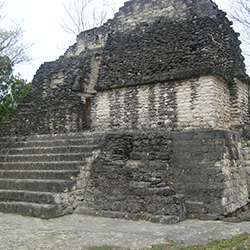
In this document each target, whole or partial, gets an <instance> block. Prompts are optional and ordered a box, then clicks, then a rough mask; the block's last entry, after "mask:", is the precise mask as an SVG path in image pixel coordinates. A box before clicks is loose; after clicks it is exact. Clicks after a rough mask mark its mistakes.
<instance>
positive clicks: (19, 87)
mask: <svg viewBox="0 0 250 250" xmlns="http://www.w3.org/2000/svg"><path fill="white" fill-rule="evenodd" d="M30 85H31V83H27V81H26V80H24V79H22V78H21V77H20V75H17V76H14V75H13V72H12V68H11V67H10V66H7V67H4V68H0V121H6V120H9V118H10V117H11V116H13V115H14V114H15V112H16V110H17V106H18V103H20V102H21V101H22V100H23V98H24V96H25V95H26V94H27V93H28V92H29V88H30Z"/></svg>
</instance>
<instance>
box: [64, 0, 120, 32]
mask: <svg viewBox="0 0 250 250" xmlns="http://www.w3.org/2000/svg"><path fill="white" fill-rule="evenodd" d="M63 7H64V10H65V14H66V15H65V17H64V18H62V20H61V23H60V28H61V29H62V30H63V31H65V32H67V33H69V34H74V35H78V34H79V33H80V32H82V31H84V30H87V29H91V28H94V27H98V26H100V25H102V24H103V23H105V22H106V21H107V19H108V18H109V17H110V16H111V15H112V14H114V9H115V1H114V0H112V1H111V0H101V1H98V2H97V1H94V0H65V1H64V2H63Z"/></svg>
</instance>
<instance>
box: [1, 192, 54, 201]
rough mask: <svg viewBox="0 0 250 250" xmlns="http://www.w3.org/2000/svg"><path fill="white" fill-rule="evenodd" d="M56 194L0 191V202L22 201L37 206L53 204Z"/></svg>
mask: <svg viewBox="0 0 250 250" xmlns="http://www.w3.org/2000/svg"><path fill="white" fill-rule="evenodd" d="M56 195H57V194H56V193H50V192H33V191H24V190H0V201H8V202H10V201H12V202H13V201H23V202H31V203H38V204H55V197H56Z"/></svg>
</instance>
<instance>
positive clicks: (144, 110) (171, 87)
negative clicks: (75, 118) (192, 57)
mask: <svg viewBox="0 0 250 250" xmlns="http://www.w3.org/2000/svg"><path fill="white" fill-rule="evenodd" d="M229 89H230V86H229V85H228V84H227V83H226V82H225V81H224V80H223V79H220V78H216V77H214V76H211V75H210V76H209V75H208V76H202V77H199V78H192V79H189V80H179V81H168V82H165V83H158V84H148V85H138V86H130V87H126V88H125V87H123V88H115V89H110V90H106V91H99V92H97V93H96V95H95V97H94V98H93V104H92V107H93V109H92V126H93V128H94V129H96V130H99V129H101V130H108V129H112V130H116V129H117V130H120V129H123V130H128V129H130V130H132V129H158V130H162V129H164V130H167V131H171V130H190V129H199V128H214V129H228V128H229V127H230V126H231V125H239V124H241V123H244V122H246V121H247V119H248V116H249V115H248V114H249V113H248V85H247V84H244V83H242V82H241V81H239V80H237V82H236V84H235V87H234V95H233V96H232V95H231V93H230V91H229Z"/></svg>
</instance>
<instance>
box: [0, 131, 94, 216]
mask: <svg viewBox="0 0 250 250" xmlns="http://www.w3.org/2000/svg"><path fill="white" fill-rule="evenodd" d="M0 146H1V149H0V211H1V212H7V213H18V214H22V215H28V216H35V217H41V218H53V217H57V216H61V215H64V214H65V211H64V212H62V211H61V210H60V209H59V206H60V199H61V197H62V196H63V195H64V194H66V193H67V192H70V191H71V190H72V189H73V187H74V185H75V184H76V179H77V177H78V175H79V173H80V170H81V169H82V168H83V167H84V166H85V164H86V158H87V157H90V156H91V154H92V151H93V150H94V149H96V148H97V144H96V143H95V139H94V137H93V135H92V134H91V133H74V134H73V133H72V134H57V135H36V136H23V137H3V138H1V139H0ZM69 211H72V210H69Z"/></svg>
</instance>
